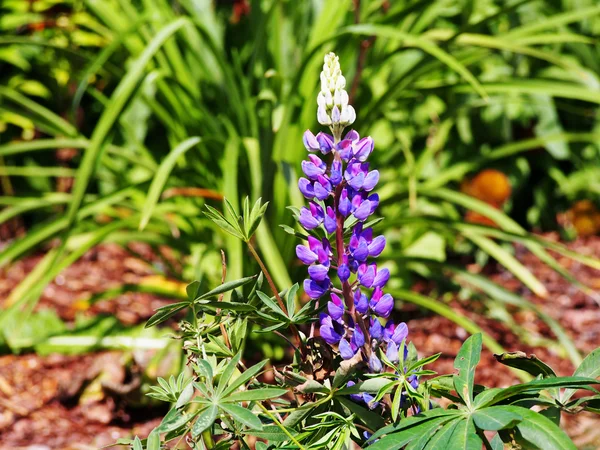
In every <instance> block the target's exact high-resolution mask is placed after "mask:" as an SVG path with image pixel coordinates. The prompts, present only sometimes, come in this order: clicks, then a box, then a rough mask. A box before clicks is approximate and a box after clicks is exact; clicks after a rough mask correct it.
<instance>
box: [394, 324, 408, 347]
mask: <svg viewBox="0 0 600 450" xmlns="http://www.w3.org/2000/svg"><path fill="white" fill-rule="evenodd" d="M407 336H408V327H407V326H406V324H405V323H404V322H402V323H399V324H398V326H396V328H395V329H394V333H393V334H392V337H391V339H392V341H394V342H395V343H396V344H398V345H400V344H401V343H402V341H403V340H404V339H406V337H407Z"/></svg>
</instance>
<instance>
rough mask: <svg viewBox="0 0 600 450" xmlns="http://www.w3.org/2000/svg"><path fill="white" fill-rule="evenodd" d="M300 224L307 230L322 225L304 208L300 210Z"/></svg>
mask: <svg viewBox="0 0 600 450" xmlns="http://www.w3.org/2000/svg"><path fill="white" fill-rule="evenodd" d="M298 222H300V225H302V226H303V227H304V228H305V229H307V230H312V229H314V228H317V227H318V226H319V225H320V224H321V223H320V222H319V221H318V220H317V219H315V218H314V217H313V215H312V214H311V213H310V210H309V209H308V208H305V207H302V209H301V210H300V217H298Z"/></svg>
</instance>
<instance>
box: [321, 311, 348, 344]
mask: <svg viewBox="0 0 600 450" xmlns="http://www.w3.org/2000/svg"><path fill="white" fill-rule="evenodd" d="M319 332H320V333H321V337H322V338H323V339H324V340H325V342H327V343H328V344H330V345H332V344H337V343H338V342H340V340H341V339H342V335H343V334H344V326H343V325H342V324H340V323H339V321H337V320H333V319H332V318H331V317H330V316H328V315H327V314H321V326H320V328H319Z"/></svg>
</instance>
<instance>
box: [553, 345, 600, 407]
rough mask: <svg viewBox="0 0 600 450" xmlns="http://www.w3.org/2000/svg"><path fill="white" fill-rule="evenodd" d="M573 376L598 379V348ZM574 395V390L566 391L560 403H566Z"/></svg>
mask: <svg viewBox="0 0 600 450" xmlns="http://www.w3.org/2000/svg"><path fill="white" fill-rule="evenodd" d="M573 376H576V377H587V378H598V377H600V348H597V349H596V350H594V351H592V352H591V353H590V354H589V355H587V356H586V357H585V358H584V360H583V361H582V362H581V364H580V365H579V367H578V368H577V369H576V370H575V372H574V373H573ZM574 393H575V390H574V389H566V390H565V392H564V394H563V397H562V402H563V403H566V402H568V401H569V399H570V398H571V397H572V396H573V394H574Z"/></svg>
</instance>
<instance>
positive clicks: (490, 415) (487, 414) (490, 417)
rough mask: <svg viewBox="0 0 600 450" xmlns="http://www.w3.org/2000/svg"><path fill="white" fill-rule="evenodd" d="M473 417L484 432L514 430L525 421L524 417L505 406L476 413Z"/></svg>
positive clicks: (493, 407)
mask: <svg viewBox="0 0 600 450" xmlns="http://www.w3.org/2000/svg"><path fill="white" fill-rule="evenodd" d="M471 417H472V418H473V421H474V422H475V425H477V428H480V429H482V430H490V431H498V430H503V429H505V428H513V427H514V426H515V425H516V424H518V423H519V422H521V421H522V420H523V417H522V416H520V415H519V414H516V413H515V412H514V411H512V410H510V409H506V408H504V406H492V407H490V408H484V409H480V410H478V411H475V412H474V413H473V414H472V415H471Z"/></svg>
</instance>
